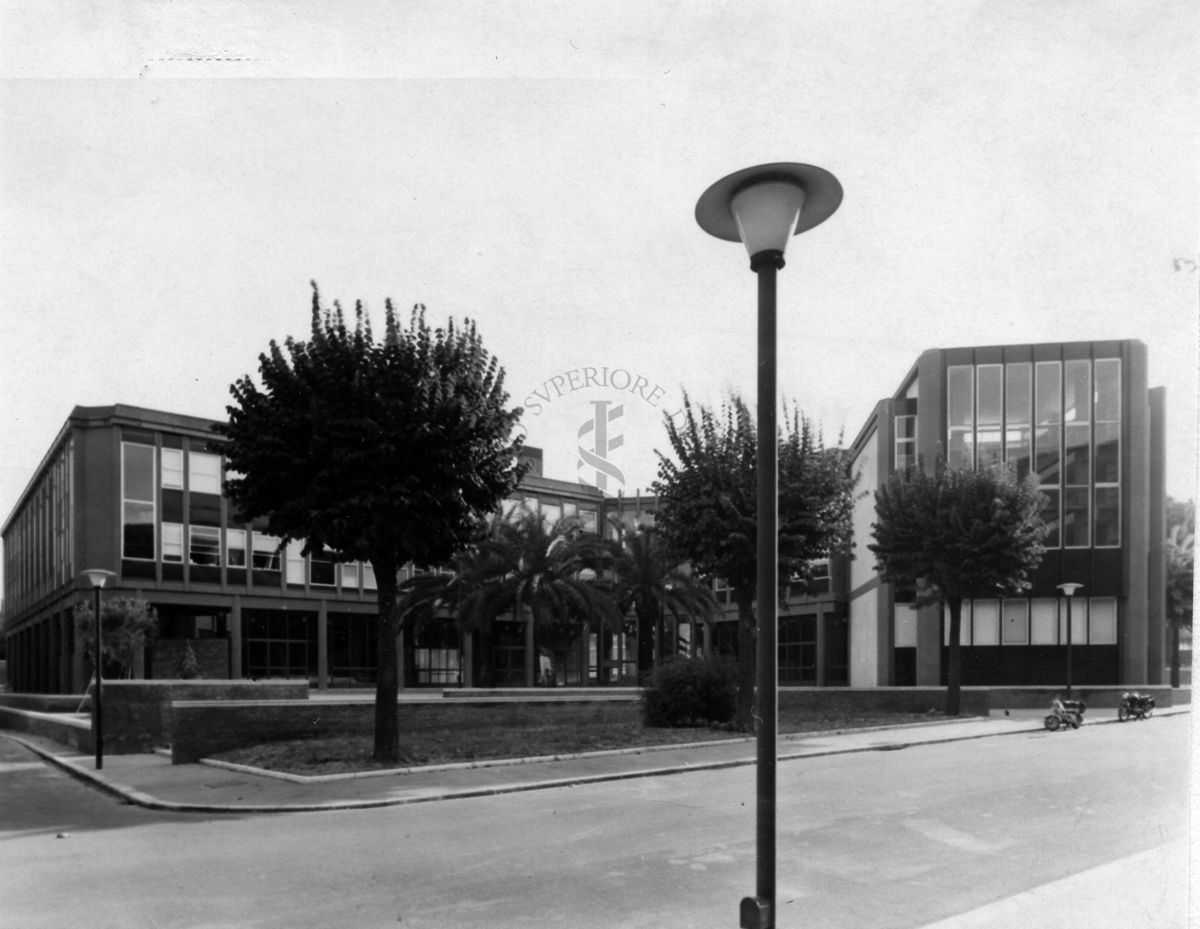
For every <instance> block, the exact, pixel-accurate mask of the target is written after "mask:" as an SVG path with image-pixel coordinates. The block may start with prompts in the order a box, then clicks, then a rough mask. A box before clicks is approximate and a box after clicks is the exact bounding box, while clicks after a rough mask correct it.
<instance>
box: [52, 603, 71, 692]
mask: <svg viewBox="0 0 1200 929" xmlns="http://www.w3.org/2000/svg"><path fill="white" fill-rule="evenodd" d="M72 633H73V630H72V629H71V611H70V610H63V611H62V612H61V613H59V614H58V641H59V642H60V643H61V644H60V647H59V653H58V686H57V687H56V688H55V689H56V690H57V692H58V693H60V694H69V693H71V653H72V651H74V645H75V636H74V635H73V634H72Z"/></svg>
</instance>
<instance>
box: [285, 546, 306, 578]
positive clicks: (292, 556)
mask: <svg viewBox="0 0 1200 929" xmlns="http://www.w3.org/2000/svg"><path fill="white" fill-rule="evenodd" d="M287 582H288V583H289V584H303V583H304V543H303V542H294V541H293V542H288V544H287Z"/></svg>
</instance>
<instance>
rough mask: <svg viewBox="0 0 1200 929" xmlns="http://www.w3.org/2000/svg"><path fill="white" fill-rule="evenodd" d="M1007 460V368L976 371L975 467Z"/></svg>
mask: <svg viewBox="0 0 1200 929" xmlns="http://www.w3.org/2000/svg"><path fill="white" fill-rule="evenodd" d="M1003 461H1004V366H1003V365H998V364H988V365H979V367H977V368H976V369H975V466H976V467H977V468H990V467H993V466H995V465H998V464H1002V463H1003Z"/></svg>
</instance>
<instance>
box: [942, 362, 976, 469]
mask: <svg viewBox="0 0 1200 929" xmlns="http://www.w3.org/2000/svg"><path fill="white" fill-rule="evenodd" d="M974 374H975V369H974V368H973V367H971V366H970V365H953V366H952V367H950V368H949V369H947V371H946V422H947V426H948V428H949V436H948V439H949V441H948V442H947V444H946V464H947V465H949V466H950V467H951V468H973V467H975V377H974Z"/></svg>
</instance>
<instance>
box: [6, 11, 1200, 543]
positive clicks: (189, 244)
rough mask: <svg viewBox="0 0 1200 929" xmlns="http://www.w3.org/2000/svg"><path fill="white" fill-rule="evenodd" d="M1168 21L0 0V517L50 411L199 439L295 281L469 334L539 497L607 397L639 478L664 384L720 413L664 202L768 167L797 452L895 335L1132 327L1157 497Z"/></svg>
mask: <svg viewBox="0 0 1200 929" xmlns="http://www.w3.org/2000/svg"><path fill="white" fill-rule="evenodd" d="M350 9H352V10H354V11H355V12H354V13H352V14H351V13H349V12H348V10H350ZM1197 16H1198V13H1197V7H1196V5H1195V4H1194V3H1192V2H1189V0H1179V2H1162V3H1151V2H1143V3H1133V2H1129V0H1112V2H1092V0H1088V2H1050V0H1036V2H1034V0H1030V2H1019V0H1010V2H999V0H997V2H983V3H969V2H962V0H954V2H941V3H938V2H925V3H920V4H915V3H911V2H894V3H883V2H879V3H855V4H847V3H843V2H828V3H826V2H804V0H785V2H779V3H746V2H736V3H735V2H702V0H698V2H693V3H669V4H667V3H664V4H643V3H635V2H632V0H629V2H619V3H604V2H599V3H588V4H578V3H573V2H572V3H545V2H543V3H511V2H503V0H499V2H489V3H482V2H480V3H463V4H442V3H433V2H407V3H404V2H401V3H382V2H380V3H359V4H354V5H347V8H346V9H343V8H342V7H341V6H339V5H336V4H329V3H327V2H320V3H318V2H289V3H275V4H240V3H236V4H235V3H230V4H221V3H212V2H206V3H198V2H192V0H181V2H175V3H169V4H164V3H157V2H155V3H150V2H146V3H124V4H122V3H103V4H102V3H99V2H97V3H94V4H89V3H70V4H66V3H58V2H46V3H38V4H34V3H12V2H7V0H0V17H2V20H0V70H2V73H3V78H4V80H3V83H2V85H0V114H2V120H3V123H2V125H0V216H2V219H0V222H2V237H0V314H2V317H0V318H2V327H0V338H2V339H3V341H2V343H0V346H2V352H0V400H2V402H3V413H2V416H0V519H4V518H6V517H7V515H8V514H9V513H10V511H11V509H12V507H13V505H14V504H15V502H16V499H17V497H18V495H19V494H20V492H21V490H22V489H23V488H24V486H25V484H26V482H27V481H28V479H29V478H30V476H31V475H32V473H33V470H34V468H35V467H36V466H37V464H38V462H39V461H40V459H41V457H42V455H43V454H44V453H45V452H46V451H47V449H48V446H49V443H50V442H51V441H52V439H53V438H54V436H55V434H56V433H57V432H58V430H59V429H60V427H61V426H62V424H63V422H64V420H65V418H66V416H67V415H68V413H69V412H70V410H71V408H72V407H73V406H75V405H76V404H84V405H102V404H112V403H118V402H120V403H128V404H134V405H140V406H146V407H151V408H155V409H163V410H169V411H174V412H181V413H189V414H194V415H198V416H205V417H213V418H219V417H223V415H224V407H225V404H226V402H227V401H228V399H229V398H228V386H229V384H230V383H231V382H232V381H233V380H234V379H236V378H237V377H238V376H240V375H242V374H244V373H249V372H253V371H255V370H256V366H257V356H258V354H259V352H261V351H263V350H264V349H266V348H267V345H268V343H269V341H270V340H271V339H273V338H274V339H280V340H282V339H283V338H284V337H286V336H288V335H295V336H298V337H303V336H305V335H306V333H307V327H308V322H309V305H310V293H311V291H310V285H309V281H310V279H315V280H316V281H317V282H318V284H319V285H320V288H321V292H322V294H323V296H324V297H325V298H326V300H328V301H332V300H334V299H339V300H341V301H342V302H343V303H344V304H348V305H353V303H354V301H355V300H357V299H361V300H363V301H364V302H365V303H366V305H367V307H368V309H369V310H370V311H372V312H373V313H374V314H375V318H376V320H378V321H380V322H381V321H382V312H383V303H384V300H385V299H386V298H388V297H390V298H392V299H393V301H394V302H395V303H396V304H397V305H399V306H400V307H403V308H407V307H408V306H410V305H411V304H413V303H415V302H418V301H419V302H422V303H424V304H426V306H427V307H428V315H429V318H430V319H431V320H434V321H440V320H444V319H445V318H446V317H448V316H454V317H456V318H460V319H461V318H462V317H470V318H472V319H474V320H476V321H477V323H478V326H479V329H480V331H481V333H482V335H483V337H484V340H485V344H486V345H487V346H488V347H489V349H490V350H491V351H492V352H493V353H494V354H496V355H497V356H498V357H499V359H500V361H501V362H502V364H503V365H504V366H505V368H506V369H507V375H508V380H507V384H508V388H509V391H510V393H511V394H512V397H513V400H514V402H517V403H521V404H523V405H525V406H526V408H527V412H526V415H525V418H524V424H525V427H526V429H527V430H528V441H529V442H530V443H531V444H534V445H538V446H541V447H542V448H544V450H545V456H546V473H547V475H548V476H552V477H559V478H563V479H566V480H575V479H576V478H577V477H587V478H589V479H594V478H595V470H594V468H591V467H590V466H588V467H584V468H582V469H581V468H580V467H579V462H580V454H579V448H580V446H585V447H586V448H591V445H590V443H591V442H592V441H593V440H594V431H592V432H588V431H587V430H586V428H584V427H585V424H586V423H588V422H589V421H590V420H591V417H592V416H593V413H594V410H595V408H594V406H593V404H594V403H595V402H602V401H607V402H608V403H609V404H610V406H609V408H608V409H609V412H610V414H611V413H612V412H613V409H614V407H615V406H616V405H618V404H619V403H620V404H621V405H622V407H623V409H622V415H621V416H619V417H616V418H615V419H613V421H612V422H611V423H609V427H608V430H609V439H610V440H612V441H614V442H615V441H619V442H620V443H621V444H620V445H619V447H614V448H613V449H612V451H611V454H610V456H609V459H610V461H611V463H612V466H613V467H615V468H617V469H619V470H620V472H621V479H622V480H621V481H620V482H618V481H617V479H616V478H615V477H611V478H610V481H609V484H608V489H609V490H610V491H611V490H615V489H618V488H620V489H623V490H624V492H626V493H634V492H635V491H637V490H638V489H641V490H642V491H643V492H644V491H645V490H646V489H647V488H648V487H649V485H650V483H651V481H652V480H653V479H654V476H655V470H656V459H655V454H654V450H655V449H656V448H663V447H664V432H663V427H662V416H663V414H664V412H670V411H671V410H672V409H674V408H677V407H678V405H679V401H680V399H681V397H682V394H683V391H684V390H686V391H688V392H689V393H690V394H691V395H692V396H693V397H694V398H695V399H697V400H699V401H701V402H703V403H707V404H712V403H717V402H719V401H720V400H721V398H722V397H723V396H724V395H725V394H727V393H728V392H729V391H741V392H743V393H744V394H746V395H747V397H748V398H750V399H752V398H753V391H754V364H755V363H754V353H755V333H754V312H755V290H754V278H753V275H752V274H751V272H750V271H749V268H748V263H747V260H746V256H745V253H744V251H743V250H742V248H741V246H739V245H736V244H730V243H726V242H721V241H718V240H716V239H713V238H711V237H709V236H707V235H706V234H705V233H703V232H702V231H701V230H700V229H699V227H698V226H697V225H696V223H695V221H694V218H693V210H694V207H695V202H696V199H697V198H698V197H699V196H700V194H701V193H702V192H703V191H704V189H705V188H706V187H707V186H708V185H709V184H710V183H712V182H713V181H715V180H717V179H718V178H720V177H722V176H723V175H725V174H727V173H729V172H731V171H734V170H736V169H739V168H742V167H745V166H748V165H753V164H758V163H762V162H769V161H799V162H806V163H810V164H815V165H819V166H821V167H823V168H825V169H827V170H829V171H831V172H833V173H834V174H835V175H836V176H837V177H838V178H839V179H840V181H841V183H842V185H843V187H844V189H845V200H844V202H843V205H842V207H841V209H840V210H839V211H838V212H837V213H836V214H835V215H834V216H833V217H832V218H831V219H830V220H828V221H827V222H826V223H825V224H823V225H821V226H819V227H817V228H816V229H814V230H812V231H810V232H808V233H805V234H804V235H802V236H800V237H798V238H796V239H794V240H793V242H792V245H791V247H790V249H789V252H788V264H787V267H786V269H785V270H784V271H782V272H781V274H780V297H779V305H780V389H781V392H782V393H783V394H784V395H785V396H786V397H788V398H791V399H793V400H794V401H795V403H796V404H797V405H798V406H799V407H800V409H802V410H803V411H805V412H806V413H807V414H809V415H810V416H811V417H812V418H813V419H814V420H816V421H817V422H818V423H819V424H820V425H821V426H822V428H823V430H824V433H825V437H826V440H827V441H830V442H833V441H836V440H837V439H838V436H839V434H843V433H844V435H845V439H846V440H847V441H848V440H850V439H852V438H853V437H854V435H855V434H856V433H857V431H858V429H859V428H860V427H861V425H862V424H863V422H864V420H865V418H866V417H867V416H868V414H869V413H870V412H871V409H872V407H873V405H874V403H875V402H876V401H877V400H879V399H881V398H883V397H885V396H888V395H890V394H891V393H892V392H893V391H894V390H895V389H896V388H897V386H898V384H899V382H900V380H901V379H902V378H903V377H904V375H905V374H906V373H907V372H908V370H909V369H910V367H911V366H912V364H913V363H914V361H915V360H916V358H917V356H918V355H919V354H920V352H921V351H922V350H924V349H926V348H933V347H950V346H956V345H987V344H996V343H1014V342H1041V341H1062V340H1089V339H1124V338H1134V339H1141V340H1142V341H1144V342H1145V343H1146V344H1147V345H1148V346H1149V356H1150V366H1151V385H1152V386H1159V385H1161V386H1165V387H1166V389H1167V396H1168V428H1169V433H1168V434H1169V438H1168V445H1169V459H1168V473H1167V489H1168V492H1169V493H1170V494H1171V495H1173V496H1175V497H1178V498H1190V497H1193V496H1194V495H1195V487H1196V473H1195V462H1196V419H1197V414H1196V395H1197V363H1198V354H1197V285H1198V282H1200V275H1198V274H1197V272H1196V262H1197V260H1198V256H1197V241H1198V239H1197V215H1198V209H1197V200H1198V197H1197V164H1198V160H1200V159H1198V151H1197V138H1196V114H1197V112H1198V107H1197V103H1198V94H1197V78H1196V67H1195V62H1196V60H1197V51H1198V48H1200V46H1198V36H1200V30H1198V25H1197ZM588 368H594V369H596V373H595V375H594V379H599V378H602V377H603V376H604V375H603V374H602V373H601V372H602V370H603V369H605V368H607V369H608V371H609V374H610V376H611V380H610V381H609V382H607V385H606V386H605V387H604V388H603V389H598V388H596V387H594V386H592V387H589V388H587V389H579V390H572V389H571V387H572V385H573V384H575V383H583V382H584V381H585V380H586V371H585V369H588ZM618 370H619V371H622V372H626V373H627V376H628V380H626V378H625V377H623V376H622V375H619V374H616V372H617V371H618ZM571 371H576V372H580V373H579V374H577V375H575V377H576V380H575V381H572V380H571V375H570V374H569V372H571ZM556 376H558V377H559V378H561V382H556V381H555V380H554V379H555V377H556ZM638 378H641V379H642V380H641V381H640V382H639V381H638ZM622 382H623V383H625V384H626V385H627V387H626V389H624V390H621V389H620V386H621V383H622ZM556 384H559V385H560V387H561V389H562V395H561V396H559V395H558V392H557V390H556V389H555V385H556ZM639 384H640V387H639ZM614 385H615V386H614ZM535 392H540V393H541V394H542V395H543V397H548V398H549V399H547V400H545V401H543V399H542V398H539V397H538V396H537V393H535ZM622 401H623V403H622ZM581 428H583V429H584V435H583V436H582V437H581V436H580V430H581Z"/></svg>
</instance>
